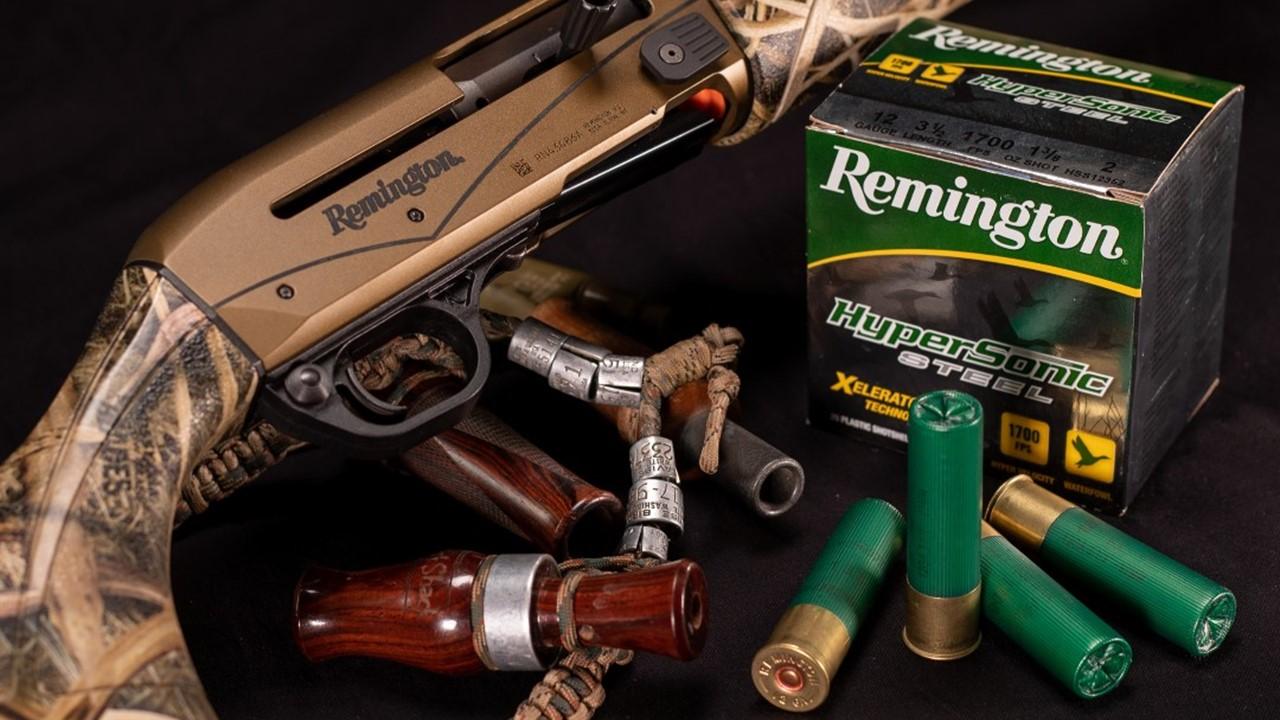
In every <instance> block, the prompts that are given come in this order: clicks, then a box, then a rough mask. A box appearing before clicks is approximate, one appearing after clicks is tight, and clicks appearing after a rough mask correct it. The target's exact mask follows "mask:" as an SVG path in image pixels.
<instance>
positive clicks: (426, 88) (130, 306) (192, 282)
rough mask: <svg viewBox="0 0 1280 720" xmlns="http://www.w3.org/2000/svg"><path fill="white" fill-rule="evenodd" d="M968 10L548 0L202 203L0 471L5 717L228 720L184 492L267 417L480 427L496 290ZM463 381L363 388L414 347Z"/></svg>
mask: <svg viewBox="0 0 1280 720" xmlns="http://www.w3.org/2000/svg"><path fill="white" fill-rule="evenodd" d="M958 4H959V2H957V1H956V0H900V1H894V0H888V1H887V2H885V3H879V4H877V5H876V8H877V12H881V13H885V14H881V15H878V16H875V17H867V14H868V13H869V12H870V10H868V6H867V4H866V3H863V2H856V1H855V0H814V2H811V3H798V2H781V0H777V1H776V2H775V0H569V1H564V0H531V1H530V2H526V3H524V4H522V5H520V6H519V7H517V8H515V9H514V10H512V11H511V12H509V13H507V14H505V15H504V16H502V17H500V18H498V19H497V20H495V21H493V22H491V23H489V24H487V25H485V26H484V27H482V28H480V29H479V30H477V31H475V32H474V33H471V34H470V35H468V36H466V37H464V38H462V39H460V40H458V41H457V42H455V43H453V44H452V45H450V46H448V47H447V48H445V49H444V50H442V51H440V52H438V53H436V54H435V55H432V56H430V57H428V58H426V59H425V60H423V61H421V62H420V63H418V64H416V65H413V66H411V67H409V68H407V69H406V70H404V71H402V72H400V73H398V74H396V75H394V76H393V77H391V78H390V79H388V80H386V81H384V82H383V83H381V84H379V85H377V86H375V87H373V88H372V89H370V90H368V91H366V92H364V93H363V94H361V95H359V96H357V97H355V98H354V99H352V100H350V101H348V102H347V103H345V104H343V105H341V106H339V107H338V108H336V109H334V110H331V111H329V112H327V113H325V114H324V115H322V116H320V117H318V118H317V119H315V120H313V121H311V122H309V123H307V124H306V125H304V126H302V127H301V128H299V129H297V130H295V131H293V132H291V133H289V134H288V135H286V136H284V137H282V138H281V139H279V140H277V141H275V142H274V143H272V144H270V145H268V146H266V147H264V148H263V149H261V150H259V151H257V152H255V153H253V154H251V155H249V156H248V157H246V158H244V159H242V160H240V161H238V162H236V163H234V164H232V165H231V166H229V167H227V168H226V169H224V170H222V171H220V172H219V173H217V174H215V175H214V176H213V177H211V178H209V179H208V180H207V181H206V182H204V183H203V184H202V185H200V186H199V187H198V188H196V189H195V190H194V191H192V192H191V193H190V194H188V195H187V196H186V197H184V198H183V199H182V200H180V201H179V202H178V203H177V204H176V205H175V206H174V207H173V208H172V209H170V210H169V211H168V212H166V213H165V214H164V215H163V216H161V217H160V218H159V219H158V220H156V222H155V223H154V224H153V225H151V226H150V227H149V228H148V229H147V230H146V231H145V232H144V233H143V235H142V236H141V238H140V239H139V241H138V243H137V245H136V247H135V249H134V250H133V252H132V253H131V254H130V256H129V258H128V261H127V264H126V266H125V268H124V270H123V272H122V274H121V276H120V278H119V279H118V281H117V282H116V284H115V285H114V287H113V289H112V291H111V293H110V296H109V298H108V300H107V304H106V307H105V309H104V310H103V312H102V314H101V316H100V318H99V321H98V325H97V326H96V328H95V329H94V331H93V332H92V334H91V337H90V338H89V341H88V342H87V343H86V345H85V349H84V352H83V354H82V355H81V357H80V359H79V360H78V361H77V363H76V365H75V366H74V367H73V369H72V371H71V373H70V376H69V377H68V378H67V380H66V382H65V383H64V384H63V386H62V388H61V389H60V390H59V392H58V394H57V396H56V397H55V399H54V400H53V402H52V404H51V405H50V407H49V409H48V411H47V412H46V413H45V415H44V416H43V417H42V418H41V420H40V421H39V422H38V424H37V426H36V427H35V429H34V430H33V431H32V433H31V435H30V436H29V437H28V439H27V440H26V441H25V442H24V443H23V444H22V445H21V446H20V447H19V448H18V449H17V450H15V451H14V452H13V454H12V455H11V456H10V457H9V458H8V460H6V462H5V463H4V465H3V466H0V500H2V501H3V505H2V506H0V651H2V652H3V657H2V658H0V659H2V660H3V662H2V663H0V714H2V715H5V716H8V717H17V718H109V719H113V720H125V719H126V718H138V717H147V718H153V719H154V718H174V719H181V720H186V719H192V718H212V717H215V715H214V712H213V709H212V708H211V707H210V705H209V703H208V700H207V699H206V697H205V694H204V690H203V688H202V687H201V685H200V682H199V680H198V678H197V676H196V673H195V670H194V667H193V665H192V663H191V660H190V657H189V656H188V653H187V650H186V645H185V643H184V641H183V639H182V634H181V631H180V630H179V627H178V623H177V620H176V616H175V613H174V604H173V599H172V596H171V591H170V587H169V545H170V533H171V530H172V524H173V519H174V513H175V508H176V507H177V502H178V492H177V487H178V486H179V483H180V482H182V480H183V479H184V478H185V477H186V476H187V475H188V474H189V473H190V472H191V471H192V469H193V466H194V464H195V463H196V461H197V460H198V459H199V458H201V457H202V456H203V455H204V454H205V453H206V452H207V451H208V450H209V449H210V448H212V447H213V446H215V445H216V444H217V443H218V442H219V441H221V440H223V439H224V438H226V437H228V436H230V435H231V434H233V433H235V432H237V431H238V430H240V429H241V428H242V427H243V426H244V424H245V423H246V422H247V421H249V420H252V419H255V418H259V417H261V418H266V419H268V420H270V421H271V422H272V423H273V424H274V426H275V427H277V428H279V429H280V430H281V431H283V432H285V433H286V434H288V435H289V436H292V437H296V438H299V439H302V440H305V441H307V442H310V443H314V444H325V445H329V446H331V447H335V448H338V449H341V450H344V451H347V452H349V453H352V454H356V455H363V456H385V455H389V454H393V453H395V452H396V451H398V450H400V449H404V448H407V447H412V446H413V445H416V444H418V443H419V442H421V441H422V440H423V439H424V438H426V437H428V436H430V435H432V434H434V433H437V432H439V431H442V430H444V429H446V428H448V427H449V426H451V425H453V424H455V423H457V422H458V421H459V420H461V419H462V418H463V417H464V416H465V415H466V414H467V411H468V410H469V409H470V408H471V407H472V405H473V404H474V403H475V401H476V397H477V395H478V393H479V391H480V389H481V387H482V386H483V384H484V382H485V378H486V377H487V375H488V373H489V368H490V357H489V349H488V346H487V344H486V342H485V337H484V332H483V329H482V327H481V323H480V316H479V311H478V307H477V300H478V295H479V293H480V290H481V289H482V288H483V287H484V284H485V282H486V281H487V280H488V279H489V278H490V277H492V276H493V275H494V274H496V273H499V272H501V271H503V270H504V269H507V268H510V267H512V266H514V265H516V264H518V263H519V261H520V259H521V258H522V257H524V255H525V254H527V253H529V252H531V251H532V250H533V249H534V248H535V247H536V246H537V245H538V243H539V242H540V241H541V240H542V239H543V238H545V237H547V236H549V235H551V234H553V233H554V232H555V231H556V230H558V229H559V228H561V227H563V226H564V225H565V224H567V223H569V222H570V221H572V220H574V219H575V218H576V217H578V216H580V215H581V214H583V213H585V212H587V211H588V210H590V209H591V208H592V207H594V206H596V205H597V204H599V203H601V202H603V201H604V200H606V199H608V198H610V197H612V196H614V195H616V194H617V193H619V192H622V191H624V190H625V189H627V188H628V187H631V186H633V185H635V184H637V183H640V182H643V181H644V180H646V179H648V178H649V177H651V176H653V175H656V174H658V173H660V172H661V171H663V170H665V169H666V168H668V167H670V166H671V165H673V164H675V163H677V162H680V161H681V160H684V159H686V158H688V157H690V156H692V155H694V154H696V153H697V152H698V151H699V150H700V149H701V148H702V147H703V146H705V145H707V144H708V143H711V142H719V143H722V144H723V143H732V142H737V141H739V140H742V139H745V138H746V137H748V136H750V135H751V134H753V133H755V132H756V131H758V130H760V129H761V128H763V127H764V126H765V125H767V124H768V123H769V122H771V121H772V120H773V119H774V118H776V117H777V115H778V114H780V113H781V112H783V111H784V110H785V109H786V108H787V107H788V106H790V105H791V104H793V103H794V101H795V99H796V98H797V97H798V96H799V95H800V93H801V92H802V91H803V90H804V89H805V88H807V87H808V86H810V85H811V84H812V83H813V82H815V81H816V80H818V79H820V78H821V77H823V76H825V75H827V74H829V73H830V72H831V71H833V70H835V69H836V68H838V67H839V66H841V65H842V64H844V63H845V62H846V61H847V60H849V59H851V58H852V57H854V56H855V55H857V53H858V51H859V50H860V48H861V47H862V45H863V44H865V43H866V42H867V41H868V39H869V38H870V37H872V36H875V35H878V34H881V33H884V32H887V31H891V30H893V29H895V28H896V27H898V26H899V25H901V24H902V23H903V22H904V21H907V20H910V19H913V18H914V17H918V16H920V15H926V14H927V15H931V16H938V15H941V14H944V13H945V12H947V11H948V10H950V9H951V8H952V7H953V6H955V5H958ZM409 333H422V334H426V335H429V336H432V337H434V338H437V339H438V340H440V341H442V342H444V343H446V344H448V345H449V346H450V347H452V348H453V350H454V351H456V353H457V354H458V355H459V357H460V358H461V360H462V365H463V370H464V373H465V376H466V380H465V382H463V383H460V387H459V388H458V390H457V391H456V392H454V393H452V394H450V395H449V396H448V397H444V398H442V399H440V401H439V402H437V403H435V404H433V405H431V406H430V407H427V408H424V409H421V411H419V412H415V413H411V412H409V409H408V408H407V407H405V406H403V405H400V404H398V403H395V402H390V401H388V400H387V399H386V398H383V397H379V396H378V395H376V394H374V393H371V392H368V391H367V390H366V389H365V388H364V387H363V386H362V384H361V383H360V382H359V381H358V379H357V378H356V377H355V376H354V374H353V370H352V368H353V364H354V363H355V362H356V361H358V360H359V359H360V358H361V357H362V356H363V355H365V354H366V353H368V352H370V351H372V350H374V349H375V348H378V347H380V346H382V345H383V344H385V343H386V342H388V341H389V340H390V339H392V338H394V337H397V336H399V335H402V334H409Z"/></svg>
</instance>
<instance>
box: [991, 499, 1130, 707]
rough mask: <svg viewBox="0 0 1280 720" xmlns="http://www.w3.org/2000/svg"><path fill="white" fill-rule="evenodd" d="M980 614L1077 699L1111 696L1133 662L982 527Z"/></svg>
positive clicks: (1086, 614)
mask: <svg viewBox="0 0 1280 720" xmlns="http://www.w3.org/2000/svg"><path fill="white" fill-rule="evenodd" d="M982 614H983V615H984V616H986V618H987V620H989V621H991V623H992V624H993V625H995V626H996V627H998V628H1000V629H1001V630H1003V631H1004V633H1005V634H1006V635H1008V636H1009V637H1011V638H1013V641H1014V642H1016V643H1018V645H1020V646H1021V647H1022V649H1023V650H1026V651H1027V653H1028V654H1029V655H1031V657H1033V658H1035V660H1036V662H1038V663H1040V665H1041V666H1042V667H1044V669H1045V670H1048V671H1049V674H1051V675H1053V676H1054V677H1055V678H1057V679H1058V681H1059V682H1061V683H1062V684H1063V685H1066V686H1067V687H1069V688H1071V692H1073V693H1075V694H1076V695H1079V696H1080V697H1082V698H1095V697H1100V696H1102V695H1106V694H1107V693H1109V692H1111V691H1112V690H1113V689H1114V688H1115V687H1116V686H1117V685H1119V684H1120V681H1121V680H1122V679H1124V676H1125V673H1127V672H1129V664H1130V663H1131V662H1132V661H1133V650H1132V649H1131V648H1130V647H1129V643H1128V642H1126V641H1125V639H1124V638H1122V637H1120V635H1119V634H1118V633H1116V631H1115V630H1113V629H1111V626H1110V625H1107V624H1106V623H1105V622H1103V621H1102V619H1101V618H1099V617H1098V616H1097V615H1095V614H1093V611H1091V610H1089V608H1087V607H1085V606H1084V603H1081V602H1080V601H1079V600H1077V599H1076V598H1075V597H1074V596H1073V595H1072V594H1071V593H1069V592H1067V590H1066V588H1064V587H1062V586H1061V585H1059V584H1058V583H1056V582H1054V580H1053V578H1051V577H1049V576H1048V575H1047V574H1045V572H1044V571H1043V570H1041V569H1040V568H1039V567H1037V566H1036V564H1035V563H1033V562H1031V559H1030V558H1028V557H1027V556H1026V555H1023V554H1022V553H1021V552H1018V549H1017V548H1015V547H1014V546H1013V545H1012V544H1010V543H1009V541H1008V540H1005V539H1004V537H1002V536H1001V535H1000V533H998V532H996V531H995V529H994V528H992V527H991V526H990V525H988V524H986V523H982Z"/></svg>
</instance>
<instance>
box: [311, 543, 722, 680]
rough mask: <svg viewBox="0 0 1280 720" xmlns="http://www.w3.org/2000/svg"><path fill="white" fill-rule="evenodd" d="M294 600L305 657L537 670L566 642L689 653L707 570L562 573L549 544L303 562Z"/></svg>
mask: <svg viewBox="0 0 1280 720" xmlns="http://www.w3.org/2000/svg"><path fill="white" fill-rule="evenodd" d="M294 610H295V626H294V628H295V637H296V640H297V643H298V647H299V648H300V649H301V650H302V653H303V655H305V656H306V657H307V658H308V659H309V660H311V661H312V662H319V661H323V660H329V659H331V658H337V657H344V656H364V657H374V658H380V659H384V660H392V661H395V662H399V663H403V664H405V665H412V666H414V667H418V668H421V669H423V670H427V671H430V672H435V673H441V674H445V675H467V674H472V673H479V672H483V671H485V670H542V669H545V668H546V667H548V666H549V665H550V664H551V663H552V662H553V661H554V660H555V657H556V655H557V654H558V653H560V652H562V651H566V650H570V649H572V648H574V647H575V646H587V647H612V648H620V649H625V650H635V651H639V652H648V653H654V654H657V655H666V656H668V657H672V658H676V659H678V660H692V659H693V658H695V657H697V656H698V654H699V653H700V652H701V651H702V647H703V645H704V644H705V642H706V636H707V620H708V616H707V610H708V604H707V585H706V580H705V578H704V576H703V574H702V568H700V567H699V566H698V565H697V564H696V563H693V562H691V561H688V560H681V561H677V562H672V563H666V564H664V565H656V566H653V567H649V568H645V569H642V570H636V571H634V572H627V573H613V574H600V575H585V576H584V575H579V576H576V577H566V576H561V574H560V571H559V569H558V568H557V566H556V564H555V562H554V561H552V559H551V557H550V556H548V555H532V554H530V555H490V556H488V557H486V556H484V555H481V554H480V553H476V552H469V551H446V552H442V553H439V554H436V555H432V556H430V557H428V558H425V559H422V560H419V561H415V562H411V563H407V564H404V565H399V566H395V567H387V568H380V569H376V570H368V571H363V572H343V571H339V570H329V569H324V568H312V569H310V570H308V571H307V572H306V573H305V574H304V575H303V576H302V579H301V580H300V581H299V583H298V587H297V590H296V592H295V594H294Z"/></svg>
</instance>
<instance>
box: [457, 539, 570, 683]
mask: <svg viewBox="0 0 1280 720" xmlns="http://www.w3.org/2000/svg"><path fill="white" fill-rule="evenodd" d="M559 575H560V571H559V569H558V568H557V567H556V564H555V562H554V561H553V560H552V559H551V556H550V555H535V554H517V555H496V556H493V557H492V558H489V559H487V560H486V564H485V566H483V567H482V569H481V573H480V574H478V575H477V578H476V580H477V582H476V588H477V589H476V593H477V595H478V596H479V609H478V614H479V617H480V625H479V626H477V627H476V628H475V631H476V636H477V637H478V638H479V639H478V641H477V642H476V650H477V654H479V655H480V659H481V660H482V661H483V662H484V664H485V667H488V668H489V669H490V670H542V669H543V668H545V667H546V662H545V660H544V659H543V658H542V656H541V655H540V654H539V652H538V646H539V643H538V638H537V629H536V628H535V626H534V623H533V620H532V619H531V618H530V617H529V608H531V607H533V606H534V605H535V600H536V597H535V593H536V590H537V581H538V580H539V579H540V578H542V577H546V576H551V577H558V576H559ZM473 607H475V606H474V605H473ZM475 613H476V611H475V610H473V616H474V614H475Z"/></svg>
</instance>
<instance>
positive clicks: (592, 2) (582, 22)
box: [560, 0, 618, 57]
mask: <svg viewBox="0 0 1280 720" xmlns="http://www.w3.org/2000/svg"><path fill="white" fill-rule="evenodd" d="M617 8H618V0H569V3H568V9H567V10H566V11H565V15H564V22H563V23H562V24H561V25H560V43H561V44H560V56H561V57H569V56H570V55H577V54H578V53H580V52H582V51H583V50H586V49H587V48H589V47H591V46H592V45H594V44H595V42H596V41H597V40H599V39H600V36H601V35H603V34H604V29H605V26H606V25H608V24H609V18H610V17H612V16H613V11H614V10H616V9H617Z"/></svg>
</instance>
